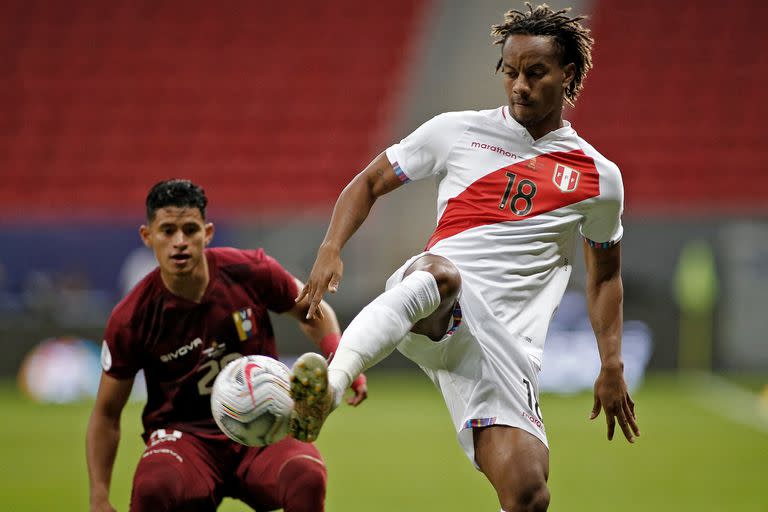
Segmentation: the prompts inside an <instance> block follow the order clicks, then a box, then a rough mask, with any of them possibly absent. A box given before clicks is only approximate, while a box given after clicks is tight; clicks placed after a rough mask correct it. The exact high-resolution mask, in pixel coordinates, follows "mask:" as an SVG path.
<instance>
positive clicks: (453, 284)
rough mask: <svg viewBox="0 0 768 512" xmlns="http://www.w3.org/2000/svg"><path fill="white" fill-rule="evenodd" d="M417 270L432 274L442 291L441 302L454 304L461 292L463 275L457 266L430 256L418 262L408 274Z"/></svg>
mask: <svg viewBox="0 0 768 512" xmlns="http://www.w3.org/2000/svg"><path fill="white" fill-rule="evenodd" d="M416 270H424V271H426V272H429V273H430V274H432V275H433V276H434V277H435V281H436V282H437V289H438V290H439V291H440V301H441V302H443V303H445V302H450V303H451V304H453V302H454V301H455V300H456V298H457V297H458V296H459V291H460V290H461V274H459V269H457V268H456V265H454V264H453V263H451V261H450V260H448V259H446V258H443V257H442V256H436V255H432V254H430V255H427V256H424V257H422V258H419V259H418V260H416V261H415V262H414V263H413V265H411V267H410V268H409V269H408V272H407V273H408V274H410V273H411V272H414V271H416Z"/></svg>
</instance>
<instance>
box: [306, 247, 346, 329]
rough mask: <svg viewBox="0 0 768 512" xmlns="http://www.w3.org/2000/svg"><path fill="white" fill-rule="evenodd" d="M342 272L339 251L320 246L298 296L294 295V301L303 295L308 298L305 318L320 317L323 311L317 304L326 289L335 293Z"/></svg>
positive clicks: (342, 266) (342, 267)
mask: <svg viewBox="0 0 768 512" xmlns="http://www.w3.org/2000/svg"><path fill="white" fill-rule="evenodd" d="M343 272H344V264H343V263H342V262H341V256H340V254H339V251H338V250H336V249H333V248H329V247H327V246H320V250H319V251H318V252H317V259H316V260H315V264H314V265H313V266H312V272H311V273H310V275H309V279H307V283H306V284H305V285H304V288H302V289H301V292H299V296H298V297H296V302H300V301H301V300H302V299H304V297H308V299H309V309H308V310H307V320H310V319H312V318H315V316H317V317H318V318H322V314H323V313H322V310H321V309H320V307H319V306H320V302H321V301H322V300H323V295H325V292H326V291H329V292H331V293H336V291H337V290H338V289H339V283H340V282H341V276H342V274H343Z"/></svg>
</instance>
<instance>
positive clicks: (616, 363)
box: [600, 358, 624, 372]
mask: <svg viewBox="0 0 768 512" xmlns="http://www.w3.org/2000/svg"><path fill="white" fill-rule="evenodd" d="M600 370H601V371H603V372H623V371H624V362H623V361H622V360H621V359H619V358H615V359H613V358H612V359H607V360H605V361H603V362H602V364H601V365H600Z"/></svg>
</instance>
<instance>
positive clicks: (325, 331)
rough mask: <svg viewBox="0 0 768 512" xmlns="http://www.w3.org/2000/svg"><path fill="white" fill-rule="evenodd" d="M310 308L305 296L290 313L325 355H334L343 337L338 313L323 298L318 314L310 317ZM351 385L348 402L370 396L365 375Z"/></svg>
mask: <svg viewBox="0 0 768 512" xmlns="http://www.w3.org/2000/svg"><path fill="white" fill-rule="evenodd" d="M296 285H297V286H298V288H299V289H302V288H303V287H304V284H303V283H302V282H301V281H299V280H298V279H296ZM308 310H309V298H308V297H304V298H303V299H302V300H300V301H299V302H297V303H296V305H295V306H294V307H293V308H292V309H290V310H289V311H288V314H289V315H291V316H292V317H294V318H295V319H296V320H297V321H298V322H299V328H300V329H301V330H302V332H303V333H304V334H305V335H306V336H307V338H309V339H311V340H312V341H313V342H314V343H315V345H317V346H318V347H319V348H320V351H321V352H322V353H323V355H325V356H326V357H333V354H335V353H336V347H338V345H339V339H340V338H341V329H340V328H339V321H338V320H337V319H336V313H335V312H334V311H333V308H332V307H331V306H330V305H329V304H328V303H327V302H325V301H324V300H321V301H320V303H319V304H318V305H317V315H315V316H313V317H312V318H309V317H308V315H307V311H308ZM350 387H351V388H352V391H354V395H353V396H351V397H350V398H349V399H347V403H348V404H350V405H354V406H357V405H360V404H361V403H362V402H363V400H365V399H366V398H367V397H368V385H367V380H366V377H365V375H363V374H360V375H359V376H358V377H357V378H356V379H355V380H354V381H353V382H352V384H351V385H350Z"/></svg>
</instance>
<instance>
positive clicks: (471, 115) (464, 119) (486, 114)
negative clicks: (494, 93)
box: [432, 108, 500, 125]
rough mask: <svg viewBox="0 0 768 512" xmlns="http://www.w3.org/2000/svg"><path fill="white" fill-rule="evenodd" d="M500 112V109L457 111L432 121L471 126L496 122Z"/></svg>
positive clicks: (439, 115) (438, 116)
mask: <svg viewBox="0 0 768 512" xmlns="http://www.w3.org/2000/svg"><path fill="white" fill-rule="evenodd" d="M499 112H500V109H498V108H496V109H492V110H455V111H451V112H443V113H442V114H438V115H436V116H435V117H433V118H432V119H433V120H437V121H440V122H442V123H452V124H463V125H471V124H477V123H482V122H486V121H489V120H491V121H493V120H496V118H497V117H499V116H500V113H499Z"/></svg>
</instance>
